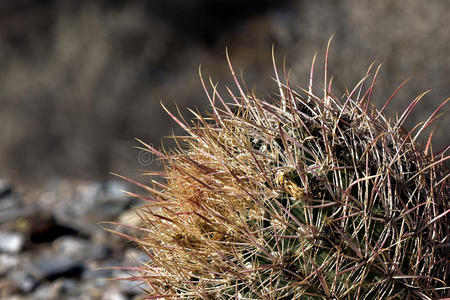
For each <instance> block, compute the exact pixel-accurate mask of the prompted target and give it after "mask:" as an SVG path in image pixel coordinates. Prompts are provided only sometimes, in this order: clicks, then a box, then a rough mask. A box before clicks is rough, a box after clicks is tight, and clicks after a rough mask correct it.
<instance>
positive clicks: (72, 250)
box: [53, 236, 109, 261]
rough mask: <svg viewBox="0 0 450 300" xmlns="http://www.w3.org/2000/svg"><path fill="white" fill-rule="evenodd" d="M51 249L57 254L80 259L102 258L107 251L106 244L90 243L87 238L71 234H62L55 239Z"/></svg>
mask: <svg viewBox="0 0 450 300" xmlns="http://www.w3.org/2000/svg"><path fill="white" fill-rule="evenodd" d="M53 249H54V251H55V253H58V254H59V256H62V257H68V258H71V259H72V260H80V261H84V260H87V259H91V260H100V259H104V258H106V256H107V255H108V253H109V249H108V247H107V246H106V245H99V244H92V242H90V241H89V240H85V239H81V238H77V237H72V236H64V237H60V238H58V239H57V240H55V241H54V242H53Z"/></svg>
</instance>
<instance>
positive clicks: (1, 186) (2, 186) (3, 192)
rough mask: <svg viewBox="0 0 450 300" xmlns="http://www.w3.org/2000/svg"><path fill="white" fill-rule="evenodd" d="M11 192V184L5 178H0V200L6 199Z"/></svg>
mask: <svg viewBox="0 0 450 300" xmlns="http://www.w3.org/2000/svg"><path fill="white" fill-rule="evenodd" d="M12 192H13V186H12V185H11V184H10V183H9V182H8V181H6V180H4V179H0V201H1V200H3V199H6V198H7V197H8V196H10V195H11V194H12Z"/></svg>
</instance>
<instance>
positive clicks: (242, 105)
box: [122, 49, 450, 299]
mask: <svg viewBox="0 0 450 300" xmlns="http://www.w3.org/2000/svg"><path fill="white" fill-rule="evenodd" d="M327 53H328V49H327ZM227 57H228V56H227ZM326 57H327V55H326ZM326 61H327V58H325V65H326ZM230 68H231V72H232V75H233V78H234V80H235V82H236V86H237V90H238V91H239V94H238V95H235V94H234V93H233V92H232V91H231V90H230V89H228V92H229V96H230V102H229V103H228V102H226V100H225V99H224V98H223V97H222V96H221V95H220V94H219V93H218V92H217V90H216V86H215V85H214V84H211V88H210V90H208V88H207V87H206V84H205V83H204V81H203V79H202V83H203V86H204V88H205V91H206V93H207V97H208V99H209V101H210V103H211V112H210V113H209V114H208V115H207V116H205V115H202V114H199V113H198V112H194V111H192V113H193V114H194V116H195V120H194V121H192V122H191V123H190V124H189V125H188V123H187V122H186V121H184V120H183V119H182V118H177V117H175V116H173V115H172V114H171V113H170V112H168V113H169V114H170V115H171V116H172V117H173V119H174V120H175V121H176V122H177V123H178V124H179V125H180V126H181V127H182V128H183V129H184V130H185V131H186V133H187V136H179V137H176V138H175V140H176V141H177V143H178V146H179V147H178V148H177V149H174V150H171V151H164V152H160V151H158V150H156V149H154V148H153V147H151V146H149V145H146V144H145V143H143V145H144V146H145V147H144V148H146V149H147V150H148V151H150V152H151V153H152V154H155V155H158V156H159V157H160V159H161V160H162V161H163V164H164V172H161V173H158V172H153V173H152V174H156V175H160V176H162V177H163V178H164V180H162V182H159V183H158V182H155V181H154V182H153V185H151V186H147V185H142V184H138V185H140V186H141V187H143V188H144V189H145V190H146V191H148V192H149V193H150V194H151V195H141V196H138V195H134V194H133V195H134V196H138V197H140V198H141V199H143V200H145V201H146V202H147V203H148V204H147V205H146V206H145V207H143V208H142V209H140V210H139V211H138V212H137V213H138V215H139V217H140V218H141V219H142V221H143V224H144V226H142V227H140V228H139V231H138V233H137V236H136V237H133V236H127V235H125V234H122V235H123V236H125V237H128V238H129V239H131V240H133V241H135V242H137V243H138V244H139V246H140V247H141V248H142V249H143V250H144V251H145V252H146V253H147V254H148V256H149V257H150V260H149V261H148V262H147V263H146V264H144V265H143V266H142V267H140V268H137V269H134V270H138V271H139V272H140V273H141V275H140V276H138V277H135V278H133V280H137V281H142V282H144V283H146V285H147V288H146V290H147V292H148V294H149V297H148V298H149V299H156V298H174V299H175V298H180V299H436V298H441V297H446V296H448V295H449V291H450V290H449V286H448V282H449V269H450V264H449V260H450V240H449V233H450V227H449V226H450V225H449V224H450V218H449V217H450V216H449V212H450V205H449V197H450V196H449V187H448V177H449V172H448V169H447V167H446V165H445V164H446V160H447V159H448V158H449V156H445V153H446V151H447V150H448V148H449V147H446V148H445V149H444V150H443V151H441V152H439V153H434V152H433V149H432V147H431V142H430V140H431V136H430V138H429V140H428V143H426V144H425V146H422V145H420V144H419V143H418V142H417V138H418V136H419V135H420V134H421V133H422V132H423V131H424V130H425V129H426V128H427V127H428V126H429V125H430V124H432V123H433V121H434V120H435V119H436V117H437V116H438V114H439V111H440V109H441V108H442V107H443V105H444V104H445V103H446V102H447V101H448V100H449V99H447V100H446V101H444V103H442V105H441V106H439V107H438V108H437V109H436V111H435V112H434V113H433V114H432V115H431V116H430V117H429V118H428V119H427V120H426V121H425V122H422V123H420V124H418V125H417V126H415V127H414V128H413V129H412V130H411V131H405V130H404V129H403V128H402V125H403V123H404V121H405V119H406V118H407V117H408V115H409V114H410V112H411V110H412V109H413V108H414V107H415V106H416V104H417V103H418V101H419V100H420V99H421V98H422V96H423V94H422V95H420V96H418V97H417V98H416V99H414V101H412V102H411V103H410V105H409V106H408V108H407V109H406V110H405V112H404V113H403V114H402V115H401V116H400V117H399V118H398V119H397V120H389V119H387V118H386V117H385V115H384V114H383V113H384V111H385V108H386V106H387V105H388V104H389V102H390V101H391V99H392V97H393V96H394V95H395V93H396V92H397V91H396V92H395V93H394V95H392V97H391V98H389V99H388V100H387V102H386V104H385V105H384V106H383V107H382V108H381V109H376V108H375V107H373V105H372V104H371V95H372V90H373V88H374V83H375V79H376V76H377V73H378V69H377V70H376V72H375V74H374V75H373V76H372V77H371V76H370V75H369V74H370V69H371V68H369V71H368V73H367V75H366V76H365V77H364V78H363V79H362V80H361V81H360V82H359V83H358V84H357V86H356V87H355V88H354V89H353V90H351V91H348V92H346V93H345V94H344V95H343V96H342V97H338V96H336V95H335V94H334V92H333V90H332V80H328V78H327V71H326V67H325V80H324V85H323V90H322V91H320V90H319V93H315V92H314V91H313V74H314V72H313V69H314V60H313V64H312V68H311V77H310V78H311V81H310V83H309V86H308V88H307V89H300V90H299V91H294V90H293V89H292V87H291V84H290V83H289V82H288V80H286V82H282V81H281V80H280V79H279V75H278V72H277V69H276V66H275V64H274V68H275V81H276V83H277V85H278V88H279V95H277V96H276V97H277V98H276V99H271V100H262V99H258V98H257V97H255V96H254V95H252V94H250V93H248V92H246V91H245V89H244V88H243V87H242V85H241V84H240V83H239V80H238V79H237V78H236V75H235V73H234V71H233V68H232V67H231V63H230ZM369 78H372V79H371V81H370V80H369ZM367 81H370V82H369V84H367ZM365 85H367V86H368V87H366V88H365V87H364V86H365ZM319 94H320V95H321V96H320V95H319ZM127 180H130V179H127ZM130 181H132V180H130Z"/></svg>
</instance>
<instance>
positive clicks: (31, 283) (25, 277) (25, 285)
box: [9, 270, 38, 293]
mask: <svg viewBox="0 0 450 300" xmlns="http://www.w3.org/2000/svg"><path fill="white" fill-rule="evenodd" d="M9 277H10V278H11V280H12V281H13V282H14V285H15V286H16V287H17V288H18V289H19V290H20V291H21V292H23V293H29V292H31V291H32V290H33V289H34V288H35V287H36V286H37V284H38V279H37V278H36V277H35V276H33V275H32V274H30V273H28V272H25V271H24V270H17V271H14V272H12V274H11V275H10V276H9Z"/></svg>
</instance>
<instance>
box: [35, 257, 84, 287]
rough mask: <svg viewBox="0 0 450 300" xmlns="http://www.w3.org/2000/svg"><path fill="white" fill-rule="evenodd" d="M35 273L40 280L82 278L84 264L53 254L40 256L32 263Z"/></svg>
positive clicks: (72, 258) (77, 260) (74, 259)
mask: <svg viewBox="0 0 450 300" xmlns="http://www.w3.org/2000/svg"><path fill="white" fill-rule="evenodd" d="M31 266H32V269H33V273H34V274H37V275H38V276H39V278H42V279H49V280H54V279H56V278H58V277H62V276H65V277H80V276H81V274H82V272H83V270H84V264H83V262H82V261H81V260H80V259H77V258H74V257H65V256H63V255H59V254H55V253H53V252H50V251H48V252H46V253H44V254H41V255H39V256H38V257H37V258H35V259H34V260H33V261H32V262H31Z"/></svg>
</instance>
